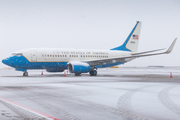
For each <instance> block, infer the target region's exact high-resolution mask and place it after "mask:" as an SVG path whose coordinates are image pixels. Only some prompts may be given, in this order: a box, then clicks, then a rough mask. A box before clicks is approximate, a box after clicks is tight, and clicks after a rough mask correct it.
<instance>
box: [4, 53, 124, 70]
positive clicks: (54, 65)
mask: <svg viewBox="0 0 180 120" xmlns="http://www.w3.org/2000/svg"><path fill="white" fill-rule="evenodd" d="M3 61H4V62H3V63H4V64H6V65H8V66H11V67H13V68H18V69H23V70H27V69H62V70H63V69H67V68H68V65H67V63H68V62H29V61H28V60H27V59H26V58H25V57H24V56H11V57H9V58H7V59H4V60H3ZM120 64H124V63H119V62H118V63H107V64H106V65H97V66H96V68H106V67H112V66H116V65H120Z"/></svg>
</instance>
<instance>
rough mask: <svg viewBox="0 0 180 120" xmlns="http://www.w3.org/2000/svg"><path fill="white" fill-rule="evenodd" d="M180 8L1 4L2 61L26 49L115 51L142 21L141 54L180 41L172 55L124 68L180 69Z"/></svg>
mask: <svg viewBox="0 0 180 120" xmlns="http://www.w3.org/2000/svg"><path fill="white" fill-rule="evenodd" d="M179 6H180V1H179V0H29V1H28V0H0V51H1V52H0V60H2V59H3V58H6V57H7V56H9V55H11V53H12V52H14V51H17V50H20V49H26V48H39V47H41V48H42V47H43V48H46V47H48V48H79V49H111V48H114V47H117V46H119V45H121V44H122V43H123V42H124V40H125V39H126V38H127V36H128V34H129V33H130V31H131V30H132V28H133V27H134V25H135V24H136V21H142V29H141V35H140V44H139V51H146V50H152V49H157V48H167V47H169V45H170V44H171V42H172V41H173V40H174V39H175V37H179V39H178V41H177V43H176V45H175V48H174V50H173V52H172V53H171V54H169V55H160V56H153V57H145V58H139V59H136V60H134V61H131V62H129V63H126V64H125V65H130V66H148V65H166V66H180V62H179V60H180V56H179V52H180V42H179V41H180V7H179ZM0 67H4V65H3V64H2V63H0Z"/></svg>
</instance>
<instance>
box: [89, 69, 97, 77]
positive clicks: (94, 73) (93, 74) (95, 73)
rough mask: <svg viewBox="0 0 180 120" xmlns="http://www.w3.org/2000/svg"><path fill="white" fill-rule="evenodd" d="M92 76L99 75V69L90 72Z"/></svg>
mask: <svg viewBox="0 0 180 120" xmlns="http://www.w3.org/2000/svg"><path fill="white" fill-rule="evenodd" d="M89 74H90V76H96V75H97V71H96V70H93V71H90V72H89Z"/></svg>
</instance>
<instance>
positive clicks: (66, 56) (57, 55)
mask: <svg viewBox="0 0 180 120" xmlns="http://www.w3.org/2000/svg"><path fill="white" fill-rule="evenodd" d="M42 57H67V55H42Z"/></svg>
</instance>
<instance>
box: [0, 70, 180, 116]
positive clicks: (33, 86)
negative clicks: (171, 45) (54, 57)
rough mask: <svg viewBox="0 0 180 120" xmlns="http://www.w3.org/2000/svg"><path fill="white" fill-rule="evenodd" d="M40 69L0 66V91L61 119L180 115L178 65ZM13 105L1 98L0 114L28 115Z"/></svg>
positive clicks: (10, 97)
mask: <svg viewBox="0 0 180 120" xmlns="http://www.w3.org/2000/svg"><path fill="white" fill-rule="evenodd" d="M41 72H42V70H38V71H29V76H28V77H22V73H21V72H17V71H14V70H0V76H1V77H0V97H1V98H5V99H7V100H10V101H12V102H15V103H18V104H20V105H22V106H25V107H28V108H31V109H33V110H36V111H38V112H41V113H43V114H46V115H49V116H52V117H55V118H59V119H61V120H70V119H76V120H80V119H81V120H90V119H95V120H100V119H103V120H112V119H113V120H121V119H122V120H124V119H125V120H126V119H128V120H129V119H138V120H139V119H163V120H164V119H165V120H166V119H167V120H169V119H173V120H178V119H179V118H180V92H179V91H180V84H179V83H180V69H179V68H178V67H165V68H135V67H133V68H130V67H128V68H114V69H110V68H108V69H107V68H106V69H99V70H98V75H97V76H89V74H82V75H81V76H74V74H70V73H67V76H66V77H64V73H55V74H52V73H47V72H46V71H44V70H43V75H41ZM170 72H172V75H173V78H170ZM12 107H13V106H11V107H9V106H8V105H5V104H4V103H3V102H2V101H0V119H1V118H3V119H7V120H9V119H10V120H13V119H15V117H16V119H26V118H33V116H32V115H31V114H30V113H29V112H27V111H20V110H19V108H16V109H15V108H14V109H13V108H12ZM4 113H8V115H7V114H6V115H5V114H4ZM13 116H14V117H13Z"/></svg>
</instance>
